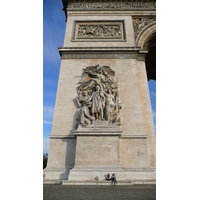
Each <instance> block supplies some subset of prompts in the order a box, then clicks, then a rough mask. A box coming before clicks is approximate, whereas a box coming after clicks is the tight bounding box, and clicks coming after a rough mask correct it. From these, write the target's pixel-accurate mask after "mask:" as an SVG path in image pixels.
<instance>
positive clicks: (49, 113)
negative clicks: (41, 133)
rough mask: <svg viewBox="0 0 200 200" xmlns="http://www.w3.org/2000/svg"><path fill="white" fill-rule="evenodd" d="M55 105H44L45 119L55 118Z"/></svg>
mask: <svg viewBox="0 0 200 200" xmlns="http://www.w3.org/2000/svg"><path fill="white" fill-rule="evenodd" d="M53 114H54V107H53V106H43V119H44V120H47V121H48V120H50V119H53Z"/></svg>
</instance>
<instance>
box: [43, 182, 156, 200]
mask: <svg viewBox="0 0 200 200" xmlns="http://www.w3.org/2000/svg"><path fill="white" fill-rule="evenodd" d="M118 199H120V200H123V199H125V200H129V199H131V200H155V199H156V185H132V186H118V185H116V186H68V185H47V184H46V185H43V200H118Z"/></svg>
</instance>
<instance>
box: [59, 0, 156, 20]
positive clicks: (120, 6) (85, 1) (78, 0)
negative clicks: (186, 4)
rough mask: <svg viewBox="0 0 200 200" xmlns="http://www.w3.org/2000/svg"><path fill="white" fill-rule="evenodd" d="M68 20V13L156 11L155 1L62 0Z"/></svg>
mask: <svg viewBox="0 0 200 200" xmlns="http://www.w3.org/2000/svg"><path fill="white" fill-rule="evenodd" d="M62 2H63V11H64V12H65V15H66V19H67V12H68V11H94V10H96V11H105V10H109V11H117V10H123V11H126V10H127V11H130V10H133V11H136V10H144V11H149V10H156V1H155V0H62Z"/></svg>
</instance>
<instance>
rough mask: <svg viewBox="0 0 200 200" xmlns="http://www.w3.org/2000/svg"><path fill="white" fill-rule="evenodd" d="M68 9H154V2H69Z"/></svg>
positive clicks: (77, 0)
mask: <svg viewBox="0 0 200 200" xmlns="http://www.w3.org/2000/svg"><path fill="white" fill-rule="evenodd" d="M67 8H68V9H156V2H155V1H152V2H147V1H140V2H136V1H135V0H125V1H116V0H104V1H98V0H87V1H82V0H70V1H69V2H68V6H67Z"/></svg>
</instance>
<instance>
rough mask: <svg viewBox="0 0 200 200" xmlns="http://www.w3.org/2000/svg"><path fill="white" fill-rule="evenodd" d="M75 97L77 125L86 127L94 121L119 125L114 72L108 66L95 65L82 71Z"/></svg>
mask: <svg viewBox="0 0 200 200" xmlns="http://www.w3.org/2000/svg"><path fill="white" fill-rule="evenodd" d="M77 95H78V96H77V103H78V105H79V110H80V114H79V117H78V118H77V121H78V125H81V126H88V125H90V124H92V123H94V121H107V122H108V123H111V124H117V125H118V126H120V125H121V121H120V113H119V112H120V109H121V104H120V103H119V91H118V85H117V82H116V81H115V72H114V71H113V70H112V69H111V68H110V67H109V66H102V67H101V66H100V65H99V64H95V66H89V67H86V68H85V69H83V72H82V78H81V79H80V81H79V82H78V86H77Z"/></svg>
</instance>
